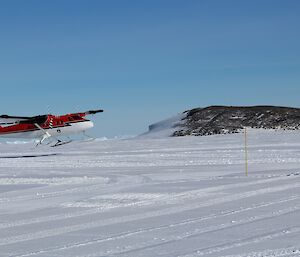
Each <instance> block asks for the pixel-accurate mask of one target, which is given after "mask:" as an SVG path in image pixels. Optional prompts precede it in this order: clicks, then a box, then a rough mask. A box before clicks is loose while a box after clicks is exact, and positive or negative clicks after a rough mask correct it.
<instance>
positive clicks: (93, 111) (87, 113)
mask: <svg viewBox="0 0 300 257" xmlns="http://www.w3.org/2000/svg"><path fill="white" fill-rule="evenodd" d="M99 112H103V110H90V111H87V112H85V114H86V115H90V114H96V113H99Z"/></svg>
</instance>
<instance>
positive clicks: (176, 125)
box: [149, 106, 300, 136]
mask: <svg viewBox="0 0 300 257" xmlns="http://www.w3.org/2000/svg"><path fill="white" fill-rule="evenodd" d="M177 117H180V119H178V120H177V121H176V120H174V119H168V120H171V121H172V123H169V131H172V133H170V134H169V135H170V136H186V135H193V136H206V135H214V134H229V133H238V132H240V131H241V130H242V129H243V128H244V127H249V128H261V129H283V130H296V129H299V128H300V108H289V107H278V106H250V107H245V106H209V107H206V108H196V109H192V110H188V111H185V112H184V113H183V114H182V115H181V116H180V115H179V116H177ZM168 120H166V121H168ZM161 123H163V124H164V128H166V122H159V123H156V124H153V125H151V126H150V127H149V133H151V131H152V130H153V129H154V128H155V132H157V131H158V130H159V127H160V126H159V124H161Z"/></svg>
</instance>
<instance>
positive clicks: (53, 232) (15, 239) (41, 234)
mask: <svg viewBox="0 0 300 257" xmlns="http://www.w3.org/2000/svg"><path fill="white" fill-rule="evenodd" d="M298 187H300V182H298V183H294V184H289V185H284V186H277V187H272V188H264V189H259V190H254V191H248V192H246V193H239V194H234V195H227V196H224V197H220V198H217V199H211V200H208V201H206V202H202V203H198V204H197V203H192V204H187V205H185V206H173V207H169V208H167V209H162V210H158V211H149V212H147V213H141V214H133V215H129V216H125V217H117V218H111V219H108V220H105V221H92V222H87V223H83V224H78V225H71V226H65V227H61V228H53V229H47V230H43V231H38V232H33V233H28V234H23V235H18V236H11V237H7V238H1V239H0V246H3V245H9V244H14V243H19V242H24V241H29V240H35V239H41V238H47V237H52V236H58V235H62V234H66V233H70V232H75V231H80V230H86V229H91V228H95V227H102V226H107V225H112V224H120V223H125V222H132V221H137V220H143V219H147V218H153V217H159V216H165V215H170V214H176V213H180V212H184V211H190V210H194V209H198V208H202V207H208V206H213V205H216V204H220V203H226V202H231V201H237V200H241V199H245V198H249V197H253V196H259V195H262V194H267V193H274V192H281V191H285V190H289V189H292V188H298Z"/></svg>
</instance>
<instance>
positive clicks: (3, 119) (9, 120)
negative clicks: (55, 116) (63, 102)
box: [0, 115, 48, 125]
mask: <svg viewBox="0 0 300 257" xmlns="http://www.w3.org/2000/svg"><path fill="white" fill-rule="evenodd" d="M47 118H48V116H47V115H41V116H33V117H24V116H9V115H0V125H7V124H9V125H12V124H35V123H39V124H41V123H44V122H46V120H47Z"/></svg>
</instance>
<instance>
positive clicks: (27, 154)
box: [0, 131, 300, 257]
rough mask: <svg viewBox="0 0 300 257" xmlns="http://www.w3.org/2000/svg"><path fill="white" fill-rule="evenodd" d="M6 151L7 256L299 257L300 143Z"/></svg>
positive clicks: (3, 250) (215, 141)
mask: <svg viewBox="0 0 300 257" xmlns="http://www.w3.org/2000/svg"><path fill="white" fill-rule="evenodd" d="M243 149H244V146H243V135H242V134H235V135H220V136H219V135H218V136H208V137H184V138H166V139H131V140H107V141H95V142H89V143H79V142H78V143H73V144H70V145H65V146H62V147H57V148H54V149H49V148H46V147H45V148H37V149H31V145H30V144H22V145H7V144H0V150H1V153H0V256H43V257H45V256H72V257H73V256H78V257H79V256H81V257H83V256H89V257H92V256H128V257H132V256H142V257H146V256H147V257H148V256H149V257H150V256H151V257H154V256H155V257H156V256H166V257H167V256H169V257H173V256H181V257H183V256H184V257H194V256H234V257H241V256H252V257H254V256H257V257H258V256H260V257H261V256H299V255H300V175H299V174H300V134H299V132H279V131H277V132H274V131H271V132H256V131H250V133H249V176H248V177H245V175H244V172H245V167H244V152H243Z"/></svg>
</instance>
